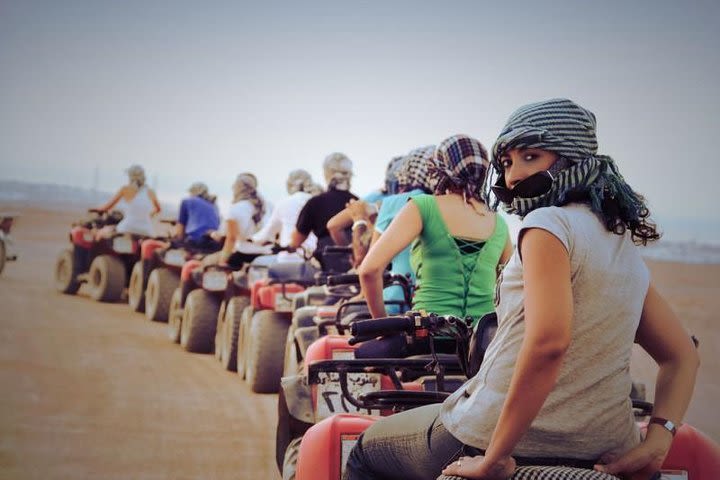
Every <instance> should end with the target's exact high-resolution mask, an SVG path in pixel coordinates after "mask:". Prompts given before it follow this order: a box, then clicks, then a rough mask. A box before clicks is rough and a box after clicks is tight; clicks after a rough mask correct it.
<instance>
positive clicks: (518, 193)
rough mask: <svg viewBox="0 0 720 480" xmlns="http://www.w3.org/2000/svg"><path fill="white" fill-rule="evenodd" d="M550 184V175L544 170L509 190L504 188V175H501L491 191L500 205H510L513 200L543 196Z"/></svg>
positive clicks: (551, 178) (551, 180)
mask: <svg viewBox="0 0 720 480" xmlns="http://www.w3.org/2000/svg"><path fill="white" fill-rule="evenodd" d="M552 184H553V176H552V174H551V173H550V172H548V171H547V170H544V171H542V172H538V173H535V174H533V175H530V176H529V177H527V178H525V179H524V180H522V181H520V182H518V183H517V184H516V185H515V187H514V188H512V189H510V188H507V186H505V185H506V184H505V175H504V174H503V175H500V176H499V177H498V179H497V181H496V182H495V185H493V186H492V187H491V190H492V191H493V193H494V194H495V196H496V197H497V198H498V200H500V201H501V202H502V203H512V201H513V200H514V199H515V198H533V197H539V196H540V195H544V194H546V193H547V192H549V191H550V188H552Z"/></svg>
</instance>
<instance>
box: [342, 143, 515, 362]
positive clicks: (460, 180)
mask: <svg viewBox="0 0 720 480" xmlns="http://www.w3.org/2000/svg"><path fill="white" fill-rule="evenodd" d="M488 165H489V162H488V158H487V153H486V151H485V148H484V147H483V146H482V145H481V144H480V142H478V141H477V140H476V139H474V138H472V137H469V136H466V135H455V136H452V137H450V138H448V139H446V140H444V141H443V142H441V143H440V145H438V147H437V148H433V147H430V148H427V147H425V148H423V149H418V150H415V151H413V152H411V155H410V156H409V159H408V160H406V162H405V164H403V167H402V168H401V169H400V170H399V171H398V173H397V177H398V182H399V183H400V186H401V190H405V194H401V195H403V196H402V197H399V199H400V200H403V203H401V204H399V205H393V203H394V202H390V203H388V201H389V200H390V199H386V201H385V202H383V207H382V208H383V209H385V208H392V207H393V206H396V207H399V211H398V212H397V213H396V214H395V215H392V217H394V218H390V215H387V216H384V215H383V212H381V213H380V215H379V216H378V221H377V223H376V228H379V231H378V235H379V236H378V237H377V241H376V242H375V243H374V244H373V245H372V247H371V248H370V252H369V253H368V255H367V256H366V257H365V260H364V261H363V263H362V265H360V268H359V272H358V273H359V275H360V283H361V285H362V288H363V292H364V293H365V295H366V299H367V303H368V307H369V308H370V312H371V314H372V316H373V318H378V317H384V316H385V315H386V308H385V304H384V301H383V296H382V272H383V271H384V270H385V268H386V266H387V265H388V263H390V261H391V260H392V262H393V268H395V260H394V259H393V258H394V257H395V256H396V255H398V254H399V253H401V252H402V251H403V250H404V249H406V248H411V252H412V253H411V254H410V265H411V267H412V271H413V273H414V274H415V277H416V278H417V290H416V291H415V294H414V296H413V302H412V309H413V310H424V311H426V312H433V313H437V314H438V315H456V316H458V317H461V318H465V317H467V316H470V317H472V318H473V319H474V320H475V321H477V320H479V319H480V317H482V316H483V315H485V314H486V313H489V312H491V311H492V309H493V301H492V298H493V292H494V287H495V280H496V278H497V273H496V272H497V267H498V264H500V263H502V262H504V261H505V259H507V258H509V256H510V252H511V246H510V244H509V239H508V230H507V226H506V224H505V222H504V221H503V220H502V218H501V217H499V216H496V215H495V214H494V213H493V212H491V211H489V210H488V208H487V206H486V204H485V201H484V196H483V189H482V188H481V186H482V183H483V180H484V176H485V172H486V171H487V168H488ZM408 189H409V190H408ZM428 191H429V192H432V194H428V193H425V192H428ZM380 233H381V234H380ZM366 345H367V344H366ZM436 346H437V347H438V348H441V349H442V348H443V347H446V346H447V347H450V345H449V344H448V342H445V343H444V344H443V345H440V344H437V342H436ZM427 347H428V346H427V345H422V347H421V348H427ZM452 348H454V345H453V346H452ZM361 349H362V352H361V353H357V352H356V356H359V355H362V356H378V355H380V354H382V355H387V354H390V353H394V354H395V356H397V355H401V354H403V353H405V352H402V351H400V352H397V351H392V352H388V351H382V350H379V351H378V350H375V349H373V348H372V347H367V346H365V345H363V346H362V347H361Z"/></svg>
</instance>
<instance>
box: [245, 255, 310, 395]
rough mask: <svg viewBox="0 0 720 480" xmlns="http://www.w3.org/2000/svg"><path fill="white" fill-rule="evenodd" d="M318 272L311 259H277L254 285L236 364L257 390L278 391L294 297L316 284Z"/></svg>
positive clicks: (246, 311) (246, 310) (254, 389)
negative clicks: (302, 260)
mask: <svg viewBox="0 0 720 480" xmlns="http://www.w3.org/2000/svg"><path fill="white" fill-rule="evenodd" d="M317 273H318V270H317V268H315V267H314V266H313V264H312V263H311V262H309V261H305V262H293V263H276V264H273V265H270V266H269V267H268V270H267V274H268V276H267V278H266V279H262V280H257V281H255V282H254V283H253V284H252V285H251V287H250V290H251V292H250V299H251V300H250V305H249V307H247V308H246V309H245V312H244V314H243V320H242V321H241V323H240V325H239V330H238V341H237V365H236V366H237V372H238V374H239V375H240V376H241V377H243V378H245V381H246V382H247V383H248V384H249V385H250V387H251V389H252V390H253V391H254V392H257V393H274V392H277V391H278V388H279V387H280V377H281V376H282V372H283V363H284V362H283V357H284V353H285V340H286V338H287V332H288V329H289V327H290V323H291V320H292V309H293V302H292V301H293V297H294V296H296V295H298V294H299V293H301V292H303V291H304V290H305V289H306V288H307V287H309V286H311V285H314V284H315V276H316V274H317Z"/></svg>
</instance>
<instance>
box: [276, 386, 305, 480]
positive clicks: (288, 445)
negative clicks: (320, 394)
mask: <svg viewBox="0 0 720 480" xmlns="http://www.w3.org/2000/svg"><path fill="white" fill-rule="evenodd" d="M312 426H313V424H312V423H307V422H303V421H301V420H297V419H296V418H294V417H293V416H292V415H290V411H289V409H288V406H287V400H286V399H285V392H284V391H283V389H282V388H281V389H280V392H279V394H278V423H277V430H276V431H275V462H276V463H277V467H278V470H280V473H281V474H282V478H283V480H285V479H291V478H295V469H296V467H297V459H298V454H299V453H300V440H302V437H303V435H305V432H307V431H308V429H309V428H310V427H312Z"/></svg>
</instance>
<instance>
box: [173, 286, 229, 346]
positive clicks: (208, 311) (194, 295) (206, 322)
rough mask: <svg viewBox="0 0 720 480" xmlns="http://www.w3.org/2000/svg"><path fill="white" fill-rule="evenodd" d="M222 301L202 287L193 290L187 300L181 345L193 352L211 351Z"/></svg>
mask: <svg viewBox="0 0 720 480" xmlns="http://www.w3.org/2000/svg"><path fill="white" fill-rule="evenodd" d="M218 310H220V301H219V300H218V299H217V298H216V297H214V296H213V295H212V294H210V293H208V292H206V291H205V290H202V289H197V290H193V291H192V292H190V294H189V295H188V297H187V300H185V308H183V318H182V328H181V329H180V345H182V347H183V348H184V349H185V350H187V351H188V352H192V353H211V352H212V350H213V346H214V343H215V327H216V325H217V315H218Z"/></svg>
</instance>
